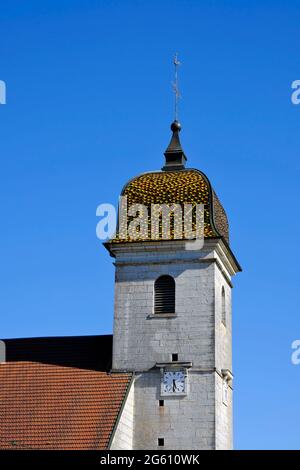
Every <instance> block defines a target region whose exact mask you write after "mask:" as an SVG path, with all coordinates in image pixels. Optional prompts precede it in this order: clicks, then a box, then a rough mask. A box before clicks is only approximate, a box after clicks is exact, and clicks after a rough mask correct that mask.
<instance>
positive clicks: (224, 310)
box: [222, 286, 226, 326]
mask: <svg viewBox="0 0 300 470" xmlns="http://www.w3.org/2000/svg"><path fill="white" fill-rule="evenodd" d="M222 323H223V325H225V326H226V297H225V289H224V286H223V287H222Z"/></svg>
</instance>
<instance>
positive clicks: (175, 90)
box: [172, 52, 181, 121]
mask: <svg viewBox="0 0 300 470" xmlns="http://www.w3.org/2000/svg"><path fill="white" fill-rule="evenodd" d="M173 63H174V66H175V80H174V82H172V86H173V91H174V93H175V121H178V100H179V98H180V93H179V88H178V67H179V65H181V62H179V60H178V53H177V52H176V54H175V57H174V61H173Z"/></svg>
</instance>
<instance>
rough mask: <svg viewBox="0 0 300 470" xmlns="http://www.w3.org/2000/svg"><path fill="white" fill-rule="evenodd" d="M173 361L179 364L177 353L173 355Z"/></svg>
mask: <svg viewBox="0 0 300 470" xmlns="http://www.w3.org/2000/svg"><path fill="white" fill-rule="evenodd" d="M172 361H173V362H177V361H178V354H177V353H174V354H172Z"/></svg>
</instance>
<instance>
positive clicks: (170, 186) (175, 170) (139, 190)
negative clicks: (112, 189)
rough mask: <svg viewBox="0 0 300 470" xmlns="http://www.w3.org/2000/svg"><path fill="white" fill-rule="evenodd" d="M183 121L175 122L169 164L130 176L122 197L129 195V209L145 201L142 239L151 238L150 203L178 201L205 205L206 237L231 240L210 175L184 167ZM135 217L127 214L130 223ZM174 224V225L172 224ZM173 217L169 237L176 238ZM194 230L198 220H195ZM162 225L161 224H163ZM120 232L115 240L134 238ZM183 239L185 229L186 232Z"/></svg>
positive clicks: (168, 155) (168, 150)
mask: <svg viewBox="0 0 300 470" xmlns="http://www.w3.org/2000/svg"><path fill="white" fill-rule="evenodd" d="M180 128H181V127H180V124H179V123H176V122H175V123H173V124H172V126H171V129H172V131H173V135H172V139H171V142H170V144H169V146H168V148H167V150H166V152H165V157H166V163H165V166H164V167H163V168H162V171H153V172H148V173H143V174H141V175H139V176H137V177H135V178H133V179H131V180H130V181H129V182H128V183H127V184H126V185H125V187H124V188H123V190H122V192H121V196H126V198H127V201H126V203H127V210H128V209H129V207H130V206H132V205H133V204H143V205H144V206H146V207H147V209H149V210H148V213H149V216H148V226H146V227H145V226H144V228H143V229H142V230H141V234H140V238H139V241H142V240H143V239H144V240H149V239H151V216H150V214H151V211H150V209H151V205H152V204H158V205H161V204H167V205H169V206H172V205H173V204H179V205H180V206H181V207H182V208H183V205H184V204H185V203H187V204H191V205H192V207H193V208H194V207H196V205H197V204H203V206H204V237H205V238H215V237H221V238H223V239H224V240H226V242H227V243H229V227H228V220H227V216H226V213H225V210H224V208H223V206H222V204H221V203H220V201H219V199H218V197H217V195H216V193H215V192H214V190H213V189H212V187H211V184H210V182H209V180H208V178H207V177H206V176H205V175H204V173H202V172H201V171H199V170H196V169H188V168H187V169H185V162H186V156H185V155H184V152H183V150H182V148H181V145H180V141H179V135H178V133H179V131H180ZM133 218H134V217H132V218H130V217H128V216H127V222H126V223H128V224H129V223H130V221H131V220H133ZM173 225H174V224H173ZM173 225H172V219H171V223H170V228H171V230H170V239H176V235H175V234H174V227H173ZM192 226H193V230H194V228H195V220H194V219H193V224H192ZM160 227H161V224H160ZM120 232H121V231H118V232H117V234H116V237H115V238H114V240H113V242H131V241H135V240H132V239H131V238H130V236H129V235H127V236H126V238H124V237H123V238H122V235H121V233H120ZM183 238H185V237H184V232H183Z"/></svg>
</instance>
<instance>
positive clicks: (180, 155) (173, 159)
mask: <svg viewBox="0 0 300 470" xmlns="http://www.w3.org/2000/svg"><path fill="white" fill-rule="evenodd" d="M173 63H174V66H175V81H174V82H172V85H173V90H174V93H175V119H174V121H173V122H172V124H171V131H172V133H173V134H172V137H171V141H170V143H169V145H168V148H167V150H166V151H165V157H166V163H165V166H164V167H163V168H162V170H164V171H174V170H183V169H184V167H185V162H186V160H187V158H186V156H185V155H184V151H183V150H182V147H181V143H180V139H179V132H180V131H181V125H180V123H179V122H178V99H179V98H180V93H179V88H178V67H179V65H181V64H180V62H179V60H178V54H177V52H176V54H175V57H174V61H173Z"/></svg>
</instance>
